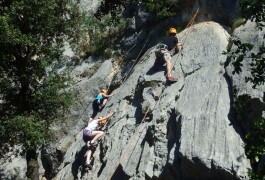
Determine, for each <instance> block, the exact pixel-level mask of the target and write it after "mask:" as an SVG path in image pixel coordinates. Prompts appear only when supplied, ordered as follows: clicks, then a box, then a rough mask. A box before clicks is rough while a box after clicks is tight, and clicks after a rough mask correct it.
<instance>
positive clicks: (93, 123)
mask: <svg viewBox="0 0 265 180" xmlns="http://www.w3.org/2000/svg"><path fill="white" fill-rule="evenodd" d="M115 113H116V111H114V112H113V113H110V114H109V115H107V116H106V117H99V118H98V119H92V118H90V119H89V121H88V125H87V127H86V128H85V129H84V130H83V140H84V141H85V143H86V146H87V148H88V150H87V152H86V155H85V156H86V163H85V165H86V166H88V167H89V166H91V165H90V164H91V156H92V153H93V152H92V151H93V149H94V148H95V146H96V141H97V140H98V139H99V138H101V137H102V136H103V135H104V132H103V131H95V129H96V128H97V127H98V126H104V125H105V123H106V122H107V121H108V120H109V119H110V118H111V117H112V116H113V115H114V114H115Z"/></svg>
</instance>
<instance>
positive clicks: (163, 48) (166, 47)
mask: <svg viewBox="0 0 265 180" xmlns="http://www.w3.org/2000/svg"><path fill="white" fill-rule="evenodd" d="M176 35H177V30H176V29H175V28H170V29H169V37H165V38H163V40H162V42H161V43H159V44H158V45H157V49H156V51H155V55H156V60H155V63H154V68H158V66H163V64H165V63H166V79H167V81H171V82H176V81H177V79H176V78H174V77H172V75H171V70H172V68H173V67H172V64H171V55H173V54H176V53H178V52H179V51H180V49H181V46H182V45H181V43H179V41H178V38H177V36H176Z"/></svg>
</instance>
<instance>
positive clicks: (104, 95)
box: [102, 93, 114, 97]
mask: <svg viewBox="0 0 265 180" xmlns="http://www.w3.org/2000/svg"><path fill="white" fill-rule="evenodd" d="M113 95H114V93H111V94H110V95H107V94H103V93H102V96H103V97H111V96H113Z"/></svg>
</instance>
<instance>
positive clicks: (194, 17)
mask: <svg viewBox="0 0 265 180" xmlns="http://www.w3.org/2000/svg"><path fill="white" fill-rule="evenodd" d="M198 13H199V8H198V9H197V11H196V13H195V14H194V15H193V16H192V18H191V20H190V22H189V23H188V24H187V26H186V27H185V29H184V30H186V29H187V28H189V27H190V26H191V25H193V23H194V21H195V19H196V17H197V15H198ZM190 32H191V30H187V31H185V32H184V34H183V36H182V37H185V39H184V40H183V42H182V45H184V44H185V42H186V40H187V38H188V34H189V33H190ZM182 49H183V48H181V49H180V51H179V52H178V54H177V57H176V59H178V57H179V55H180V54H181V52H182ZM175 63H176V62H175V61H173V63H172V68H171V70H170V73H171V71H172V70H173V67H174V65H175Z"/></svg>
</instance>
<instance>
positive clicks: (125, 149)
mask: <svg viewBox="0 0 265 180" xmlns="http://www.w3.org/2000/svg"><path fill="white" fill-rule="evenodd" d="M198 12H199V9H198V10H197V12H196V13H195V15H194V16H193V17H192V19H191V20H190V22H189V23H188V25H187V26H186V28H185V29H187V28H188V27H189V26H190V25H192V24H193V23H194V20H195V18H196V16H197V14H198ZM185 29H184V30H185ZM185 35H186V32H185V33H184V35H183V36H185ZM185 41H186V39H185ZM185 41H184V42H183V44H184V43H185ZM178 54H180V52H179V53H178ZM164 89H165V88H163V90H162V92H161V93H160V95H159V97H158V101H157V102H156V103H155V106H154V108H153V110H152V111H154V110H155V108H156V105H157V104H158V102H159V100H160V98H161V95H162V94H163V92H164ZM150 111H151V109H150V106H149V107H148V109H147V111H146V112H145V114H144V117H143V119H142V121H141V122H142V123H141V124H140V127H137V129H136V131H135V133H134V134H133V135H132V136H131V138H133V137H134V136H135V135H138V139H137V141H136V143H132V141H131V140H129V142H131V143H129V144H127V146H126V147H125V148H124V150H123V151H124V152H123V153H122V154H121V157H120V158H119V160H118V162H117V164H116V166H115V168H114V170H113V172H112V174H111V175H110V177H109V178H108V179H109V180H110V179H111V178H112V176H113V175H114V173H115V172H116V170H117V168H118V166H119V165H120V163H121V161H122V159H123V158H124V157H125V155H127V153H128V151H129V149H131V147H132V145H133V144H135V146H134V148H135V147H136V144H137V143H138V141H139V139H140V137H141V135H139V133H140V129H142V131H141V134H142V132H143V131H144V129H145V127H146V125H147V123H144V122H145V118H146V116H147V114H148V113H149V112H150ZM143 123H144V124H143ZM142 124H143V125H142ZM141 126H143V127H142V128H141ZM134 148H133V150H132V152H133V151H134ZM131 155H132V154H131ZM131 155H130V157H129V158H128V160H127V163H128V162H129V160H130V158H131ZM127 163H126V164H125V167H124V169H125V168H126V166H127Z"/></svg>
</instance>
